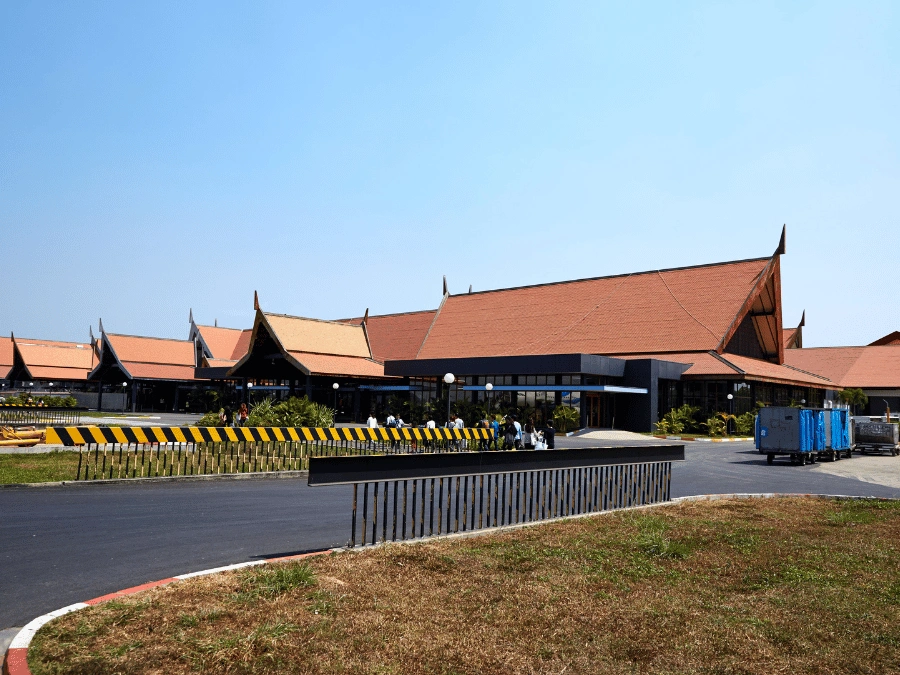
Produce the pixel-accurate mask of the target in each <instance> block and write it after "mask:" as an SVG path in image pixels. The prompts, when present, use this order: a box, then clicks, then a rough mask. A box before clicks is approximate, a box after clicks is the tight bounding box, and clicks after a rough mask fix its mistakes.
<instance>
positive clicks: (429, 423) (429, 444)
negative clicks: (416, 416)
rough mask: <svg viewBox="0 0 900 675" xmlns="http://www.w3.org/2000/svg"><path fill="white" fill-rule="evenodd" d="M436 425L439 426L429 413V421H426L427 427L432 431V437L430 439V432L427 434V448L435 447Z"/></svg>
mask: <svg viewBox="0 0 900 675" xmlns="http://www.w3.org/2000/svg"><path fill="white" fill-rule="evenodd" d="M436 427H437V425H436V424H435V423H434V418H433V417H431V416H430V415H429V417H428V421H427V422H425V428H426V429H429V430H430V431H431V435H432V438H431V439H429V438H428V434H425V447H426V448H433V447H434V434H435V433H436V432H435V428H436Z"/></svg>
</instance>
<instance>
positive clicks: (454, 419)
mask: <svg viewBox="0 0 900 675" xmlns="http://www.w3.org/2000/svg"><path fill="white" fill-rule="evenodd" d="M366 426H367V427H369V428H370V429H377V428H378V426H379V425H378V419H377V418H376V417H375V413H374V412H372V413H370V414H369V419H368V420H366ZM384 426H385V427H386V428H388V429H402V428H404V427H407V426H409V425H408V424H406V422H404V421H403V419H402V418H401V417H400V416H399V415H397V416H394V415H393V414H392V413H388V415H387V418H386V419H385V422H384ZM444 426H445V427H446V428H448V429H465V427H466V424H465V422H464V421H463V418H462V417H460V416H459V415H451V416H450V419H449V420H447V423H446V424H445V425H444ZM477 426H478V427H479V428H483V429H488V430H489V431H491V432H492V433H491V434H489V438H487V439H483V440H482V441H481V442H480V445H481V449H482V450H489V449H491V447H492V446H493V447H494V449H497V450H499V449H500V441H501V439H502V440H503V443H504V446H505V447H507V448H509V447H513V448H515V449H516V450H523V449H524V450H553V449H554V448H555V439H556V430H555V429H554V428H553V422H552V421H549V420H548V421H547V423H546V425H545V426H544V427H543V428H540V429H539V428H538V427H537V426H536V424H535V420H534V417H529V418H528V421H527V422H526V423H525V426H524V427H523V426H522V424H520V423H519V420H518V419H517V418H516V416H515V415H507V416H505V417H504V418H503V421H502V422H500V421H498V420H497V419H493V420H488V419H483V420H481V421H480V422H478V425H477ZM436 427H437V425H436V424H435V422H434V420H433V419H432V418H430V417H429V418H428V421H426V422H425V426H424V428H425V429H435V428H436ZM453 442H454V444H455V445H456V446H457V447H458V445H459V442H458V441H453ZM398 443H399V441H393V443H392V444H393V445H397V444H398Z"/></svg>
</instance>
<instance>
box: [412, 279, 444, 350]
mask: <svg viewBox="0 0 900 675" xmlns="http://www.w3.org/2000/svg"><path fill="white" fill-rule="evenodd" d="M449 297H450V294H449V293H445V294H444V296H443V297H442V298H441V302H440V304H439V305H438V307H437V309H436V310H434V316H433V317H432V319H431V324H429V326H428V330H427V331H425V337H423V338H422V342H421V344H419V348H418V349H417V350H416V355H415V356H414V357H413V358H414V359H417V358H419V354H421V353H422V349H423V348H424V347H425V343H426V342H428V337H429V336H430V335H431V329H432V328H434V324H436V323H437V320H438V317H439V316H440V315H441V310H442V309H444V303H445V302H447V298H449Z"/></svg>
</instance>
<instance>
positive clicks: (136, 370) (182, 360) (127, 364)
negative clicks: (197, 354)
mask: <svg viewBox="0 0 900 675" xmlns="http://www.w3.org/2000/svg"><path fill="white" fill-rule="evenodd" d="M104 336H105V337H106V339H107V341H108V342H109V344H110V345H111V346H112V349H113V351H114V352H115V354H116V357H118V359H119V362H120V363H121V364H122V367H123V368H125V370H126V371H128V373H129V374H130V375H131V377H133V378H135V379H148V380H193V379H194V343H193V342H192V341H190V340H172V339H169V338H151V337H141V336H137V335H117V334H113V333H105V334H104Z"/></svg>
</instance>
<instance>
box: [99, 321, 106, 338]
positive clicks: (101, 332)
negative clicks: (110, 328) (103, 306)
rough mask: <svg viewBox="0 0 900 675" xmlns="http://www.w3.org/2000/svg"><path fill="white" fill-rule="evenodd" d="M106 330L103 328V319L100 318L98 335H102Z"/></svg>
mask: <svg viewBox="0 0 900 675" xmlns="http://www.w3.org/2000/svg"><path fill="white" fill-rule="evenodd" d="M105 332H106V331H105V330H103V319H100V335H103V334H104V333H105Z"/></svg>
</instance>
